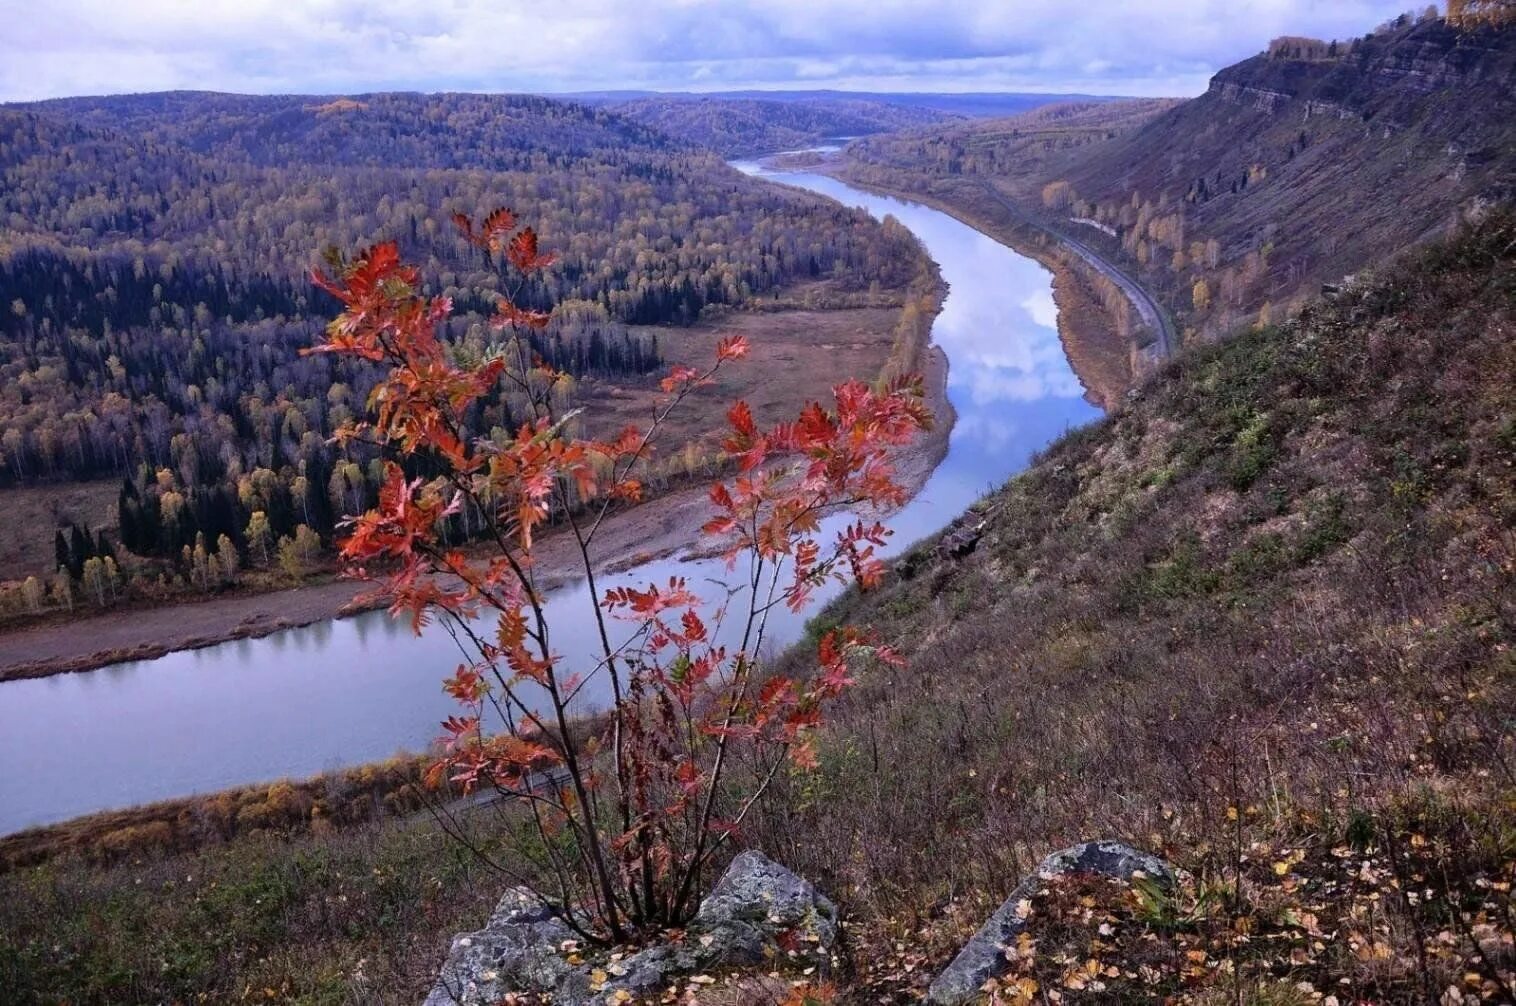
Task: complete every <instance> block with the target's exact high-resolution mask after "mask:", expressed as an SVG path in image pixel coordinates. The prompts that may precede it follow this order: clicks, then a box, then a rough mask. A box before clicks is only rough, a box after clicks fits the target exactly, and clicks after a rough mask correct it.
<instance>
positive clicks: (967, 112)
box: [572, 91, 1111, 156]
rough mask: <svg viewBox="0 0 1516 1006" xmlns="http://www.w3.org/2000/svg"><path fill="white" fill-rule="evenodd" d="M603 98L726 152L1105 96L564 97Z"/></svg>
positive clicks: (794, 145)
mask: <svg viewBox="0 0 1516 1006" xmlns="http://www.w3.org/2000/svg"><path fill="white" fill-rule="evenodd" d="M572 97H573V98H574V99H575V100H578V101H582V102H585V103H587V104H590V105H597V106H598V105H604V106H608V107H609V108H611V109H612V110H613V111H616V112H619V113H621V114H623V115H626V116H627V117H629V118H632V119H635V120H637V121H638V122H642V123H644V124H647V125H650V126H654V127H656V128H658V129H661V130H663V131H665V132H667V133H669V134H671V135H672V136H675V137H679V138H681V139H685V140H689V141H691V142H694V143H699V144H701V145H702V146H705V147H709V148H710V149H712V150H715V151H717V152H718V153H722V154H725V155H727V156H743V155H751V154H767V153H774V152H776V151H781V150H795V149H798V148H801V147H805V146H809V145H811V144H815V143H818V142H820V141H822V140H828V139H835V138H838V137H849V138H851V137H857V136H868V135H872V134H875V133H885V132H892V131H896V130H903V129H915V128H920V127H923V126H930V125H935V124H939V123H947V122H954V121H957V120H960V119H967V118H982V117H987V116H1006V115H1014V114H1017V113H1020V112H1026V111H1030V110H1032V109H1035V108H1040V107H1043V106H1045V105H1049V104H1054V103H1058V102H1065V101H1073V100H1083V101H1106V100H1111V99H1105V98H1091V97H1086V96H1080V95H1067V94H1064V95H1059V94H1015V93H1007V94H997V93H966V94H930V93H901V94H892V93H888V92H865V91H726V92H715V93H694V92H678V93H657V92H641V91H601V92H590V93H585V94H578V95H573V96H572Z"/></svg>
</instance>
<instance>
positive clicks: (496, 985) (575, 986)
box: [426, 852, 837, 1006]
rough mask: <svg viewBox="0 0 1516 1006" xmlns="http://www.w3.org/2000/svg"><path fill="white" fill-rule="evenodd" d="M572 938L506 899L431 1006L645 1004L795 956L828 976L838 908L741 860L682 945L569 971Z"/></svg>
mask: <svg viewBox="0 0 1516 1006" xmlns="http://www.w3.org/2000/svg"><path fill="white" fill-rule="evenodd" d="M573 939H575V934H574V932H573V930H571V929H570V928H569V926H568V925H566V924H565V923H564V922H563V920H562V919H561V918H559V917H557V916H556V915H554V914H553V912H552V911H551V910H550V909H548V908H547V907H545V906H544V905H542V903H541V902H540V901H539V900H537V899H536V898H535V897H533V896H532V894H531V893H530V892H529V891H527V890H526V889H524V888H517V889H513V890H511V891H507V892H506V894H505V897H503V898H501V899H500V904H499V905H498V906H497V907H496V909H495V913H494V914H493V915H492V916H491V917H490V921H489V923H488V924H487V925H486V926H485V927H484V928H483V929H481V930H479V931H478V932H476V933H465V934H462V935H460V936H457V937H455V938H454V939H453V944H452V947H451V949H450V950H449V952H448V957H447V961H446V963H444V964H443V966H442V972H441V975H440V976H439V977H438V980H437V984H436V986H435V987H434V988H433V989H432V992H431V994H430V995H429V996H427V999H426V1006H486V1004H493V1003H495V1002H497V1001H498V1000H500V999H501V998H503V997H504V996H506V995H507V994H509V993H512V992H516V993H525V994H529V995H535V996H539V997H542V998H543V999H544V1000H545V1001H551V1002H554V1003H565V1004H570V1006H585V1004H589V1003H601V1002H606V1001H607V1000H609V999H610V997H611V996H612V995H614V993H616V992H617V991H621V990H625V991H627V992H630V993H632V994H633V995H634V996H637V997H644V996H646V995H648V994H650V993H656V992H657V991H659V990H660V989H663V988H665V987H667V986H668V985H669V984H671V983H672V981H673V980H674V979H675V978H677V977H678V976H680V975H688V974H693V973H696V972H700V971H708V970H715V969H721V968H731V967H743V966H748V965H756V964H766V963H767V962H768V961H769V960H770V958H780V959H789V957H790V950H791V949H795V951H796V958H797V959H796V960H795V963H796V964H797V965H800V966H802V967H816V968H817V969H818V970H820V971H823V972H824V971H826V970H827V969H828V968H829V967H830V964H831V954H832V951H833V949H834V948H835V947H836V944H837V909H836V907H834V906H833V905H832V903H831V902H830V901H828V900H827V899H826V898H825V897H824V896H822V895H821V894H820V893H819V892H818V891H817V890H816V888H815V887H813V886H812V885H811V884H809V883H808V882H806V881H805V880H803V879H801V878H800V877H798V876H796V875H795V874H794V873H792V872H790V871H789V870H787V869H785V868H784V867H782V866H780V865H779V864H777V863H775V862H773V861H772V860H770V859H768V858H766V857H765V856H763V855H762V854H761V853H758V852H744V853H742V854H741V855H739V856H738V857H737V858H736V859H734V860H733V861H732V865H731V866H730V867H728V868H727V871H726V873H724V874H722V876H721V879H720V880H719V881H717V883H716V887H715V889H714V890H712V891H711V893H710V894H709V895H708V896H707V897H706V899H705V900H704V901H702V902H701V903H700V908H699V910H698V911H697V912H696V915H695V918H694V919H693V920H692V921H691V922H690V925H689V926H688V927H687V928H686V930H685V932H684V936H683V938H682V939H681V940H680V941H679V942H678V943H660V944H655V945H653V946H650V947H647V948H646V949H643V950H641V951H639V952H637V953H635V954H632V955H630V956H628V957H625V958H622V959H619V960H610V959H608V958H607V957H605V956H604V955H602V956H601V957H600V958H597V959H591V960H589V961H586V962H584V963H580V964H570V963H569V961H568V959H567V957H566V956H565V954H564V951H563V944H564V943H565V942H566V941H568V940H573ZM597 970H598V971H603V972H604V973H605V974H604V975H603V976H597V977H600V978H601V980H602V984H599V985H596V984H594V983H592V981H591V977H592V976H593V975H594V974H595V972H596V971H597ZM605 979H608V980H605Z"/></svg>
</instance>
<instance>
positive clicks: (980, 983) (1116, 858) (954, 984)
mask: <svg viewBox="0 0 1516 1006" xmlns="http://www.w3.org/2000/svg"><path fill="white" fill-rule="evenodd" d="M1080 873H1088V874H1096V875H1098V876H1102V877H1111V878H1113V879H1116V880H1121V881H1130V880H1131V879H1132V878H1133V877H1135V876H1136V875H1137V874H1138V873H1141V874H1143V875H1144V876H1146V877H1148V878H1150V879H1151V880H1153V881H1155V882H1157V883H1159V884H1161V885H1163V886H1164V887H1170V886H1172V885H1173V883H1174V871H1173V870H1172V869H1171V868H1170V867H1169V865H1168V864H1167V863H1165V862H1164V861H1163V860H1161V859H1159V858H1158V857H1156V856H1151V855H1148V854H1147V853H1145V852H1140V851H1138V850H1136V849H1133V848H1132V847H1131V846H1129V845H1123V844H1122V843H1120V842H1085V843H1083V844H1081V845H1076V846H1073V847H1071V848H1068V849H1064V850H1062V851H1060V852H1055V853H1053V854H1052V855H1051V856H1049V857H1047V858H1046V859H1044V860H1043V861H1042V862H1041V863H1039V864H1038V865H1037V869H1036V870H1035V871H1034V872H1033V873H1032V875H1031V876H1029V877H1027V878H1026V879H1024V880H1022V882H1021V883H1020V884H1017V885H1016V889H1015V890H1014V891H1012V892H1011V896H1010V897H1009V898H1007V899H1006V900H1005V903H1004V904H1002V905H1001V906H1000V907H999V908H997V909H995V912H994V913H993V914H992V915H991V916H990V917H989V919H988V920H987V921H986V922H985V924H984V925H983V926H982V927H980V929H979V931H978V932H977V933H975V934H974V935H973V937H972V938H970V939H969V941H968V943H966V944H964V947H963V949H962V950H960V951H959V952H958V956H957V957H955V958H953V962H952V963H951V964H949V965H948V966H947V968H946V969H945V970H944V971H943V972H942V974H940V975H938V976H937V979H936V981H934V982H932V986H931V988H930V989H929V990H928V991H927V1002H931V1003H937V1004H939V1006H961V1004H962V1003H967V1002H972V1001H973V1000H974V999H976V998H978V997H979V996H980V995H981V994H982V992H981V990H982V989H983V988H984V983H985V982H987V981H989V980H990V979H991V978H999V977H1000V976H1002V975H1004V974H1005V973H1006V972H1007V971H1008V970H1009V969H1010V962H1009V961H1008V960H1007V959H1006V956H1005V948H1006V947H1007V946H1009V945H1011V944H1013V943H1015V942H1016V937H1018V936H1020V935H1021V933H1022V931H1023V930H1025V929H1026V925H1027V921H1026V919H1025V918H1024V917H1023V916H1022V914H1021V911H1020V907H1019V906H1020V904H1021V902H1022V901H1026V900H1029V899H1031V898H1032V897H1034V896H1035V895H1036V894H1037V891H1038V889H1039V888H1040V887H1041V886H1042V885H1043V884H1044V883H1046V882H1047V881H1049V880H1053V879H1055V878H1057V877H1062V876H1067V875H1069V874H1080Z"/></svg>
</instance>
